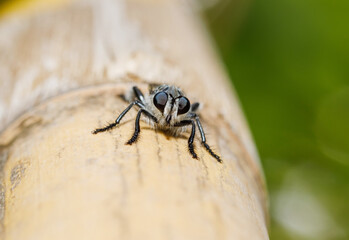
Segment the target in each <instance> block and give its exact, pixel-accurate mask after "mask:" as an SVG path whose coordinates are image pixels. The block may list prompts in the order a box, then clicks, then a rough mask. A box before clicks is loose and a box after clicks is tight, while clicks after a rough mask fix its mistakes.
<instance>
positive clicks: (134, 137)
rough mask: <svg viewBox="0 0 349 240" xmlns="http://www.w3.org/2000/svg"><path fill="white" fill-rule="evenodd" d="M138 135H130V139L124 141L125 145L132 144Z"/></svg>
mask: <svg viewBox="0 0 349 240" xmlns="http://www.w3.org/2000/svg"><path fill="white" fill-rule="evenodd" d="M137 137H138V136H132V138H131V139H130V140H128V141H127V142H126V144H127V145H132V143H134V142H135V141H136V140H137Z"/></svg>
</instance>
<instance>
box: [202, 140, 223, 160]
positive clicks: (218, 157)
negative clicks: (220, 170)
mask: <svg viewBox="0 0 349 240" xmlns="http://www.w3.org/2000/svg"><path fill="white" fill-rule="evenodd" d="M202 144H203V145H204V147H205V148H206V150H207V151H208V152H209V153H210V155H211V156H212V157H214V158H215V159H216V160H217V162H219V163H222V162H223V161H222V159H221V157H220V156H218V155H217V154H215V153H214V152H213V151H212V149H211V148H210V146H209V145H208V144H207V143H202Z"/></svg>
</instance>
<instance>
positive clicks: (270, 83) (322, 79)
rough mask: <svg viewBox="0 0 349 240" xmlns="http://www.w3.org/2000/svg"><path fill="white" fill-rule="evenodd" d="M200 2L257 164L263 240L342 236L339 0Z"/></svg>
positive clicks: (343, 42)
mask: <svg viewBox="0 0 349 240" xmlns="http://www.w3.org/2000/svg"><path fill="white" fill-rule="evenodd" d="M204 5H205V6H204V9H205V12H204V17H205V20H206V22H207V24H208V26H209V29H210V30H211V32H212V35H213V38H214V40H215V41H216V44H217V46H218V51H219V52H220V54H221V56H222V58H223V61H224V63H225V66H226V69H227V71H228V72H229V75H230V77H231V79H232V81H233V84H234V86H235V88H236V91H237V93H238V95H239V98H240V101H241V104H242V106H243V109H244V111H245V114H246V117H247V120H248V122H249V125H250V128H251V131H252V134H253V136H254V139H255V142H256V145H257V148H258V151H259V154H260V157H261V160H262V164H263V167H264V171H265V175H266V180H267V184H268V190H269V193H270V203H271V225H270V237H271V239H281V240H284V239H286V240H287V239H299V240H302V239H317V240H321V239H349V1H348V0H332V1H331V0H221V1H218V2H212V1H208V2H204Z"/></svg>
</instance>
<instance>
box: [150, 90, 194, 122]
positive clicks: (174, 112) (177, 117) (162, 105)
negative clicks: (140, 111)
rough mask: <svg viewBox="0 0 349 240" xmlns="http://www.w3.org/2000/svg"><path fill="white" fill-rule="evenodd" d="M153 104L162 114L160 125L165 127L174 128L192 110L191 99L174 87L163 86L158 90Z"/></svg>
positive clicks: (154, 95)
mask: <svg viewBox="0 0 349 240" xmlns="http://www.w3.org/2000/svg"><path fill="white" fill-rule="evenodd" d="M152 103H153V104H154V106H155V108H156V109H157V110H158V111H159V112H160V113H161V118H160V121H159V124H161V125H163V126H173V125H174V124H175V123H178V122H180V121H181V120H182V119H184V117H185V115H186V114H187V113H188V112H189V110H190V101H189V99H188V98H186V97H185V96H183V93H182V92H181V91H180V90H179V89H178V88H177V87H173V86H161V87H159V88H158V89H156V90H155V92H154V94H153V101H152Z"/></svg>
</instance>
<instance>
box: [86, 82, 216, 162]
mask: <svg viewBox="0 0 349 240" xmlns="http://www.w3.org/2000/svg"><path fill="white" fill-rule="evenodd" d="M124 98H125V99H126V100H128V101H129V102H131V103H130V105H129V106H128V107H127V108H126V109H125V110H124V111H123V112H122V113H121V114H120V115H119V116H118V117H117V119H116V120H115V122H114V123H111V124H109V125H108V126H106V127H103V128H97V129H95V130H94V131H93V132H92V133H93V134H97V133H99V132H104V131H107V130H110V129H112V128H114V127H115V126H116V125H118V124H119V123H120V121H121V119H122V118H123V117H124V116H125V115H126V114H127V112H128V111H129V110H130V109H131V108H132V107H133V106H135V105H136V106H137V107H138V108H139V110H138V114H137V117H136V121H135V130H134V133H133V136H132V137H131V138H130V140H128V141H127V143H126V144H129V145H131V144H132V143H134V142H135V141H136V140H137V138H138V135H139V133H140V126H139V120H140V118H141V115H142V114H143V115H144V116H145V117H146V119H147V120H148V123H149V124H150V125H152V126H153V127H154V128H156V129H160V130H162V131H165V132H168V133H170V134H171V135H174V136H178V135H179V134H180V133H182V132H185V131H186V130H187V127H188V126H190V125H191V134H190V137H189V139H188V149H189V152H190V154H191V155H192V157H193V158H195V159H197V158H198V156H197V154H196V153H195V150H194V137H195V128H196V125H197V126H198V129H199V132H200V135H201V143H202V145H203V146H204V147H205V149H206V150H207V151H208V152H209V154H210V155H211V156H212V157H214V158H215V159H216V160H217V161H218V162H220V163H221V162H222V160H221V158H220V157H219V156H218V155H217V154H215V153H214V152H213V151H212V149H211V148H210V146H209V145H208V144H207V143H206V137H205V133H204V130H203V128H202V125H201V123H200V119H199V116H198V114H197V111H198V109H199V106H200V103H198V102H196V103H193V104H190V101H189V99H188V98H187V97H185V94H184V92H183V91H181V90H180V89H179V88H178V87H175V86H172V85H165V84H163V85H155V84H154V85H150V91H149V94H148V95H146V96H144V95H143V93H142V92H141V90H140V89H139V88H138V87H136V86H134V87H133V88H132V90H131V91H130V92H129V94H128V95H126V96H125V97H124Z"/></svg>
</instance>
